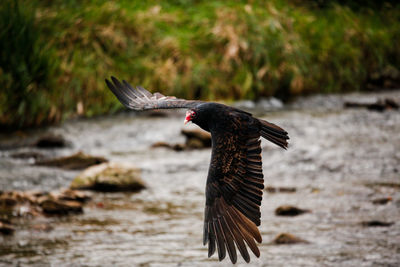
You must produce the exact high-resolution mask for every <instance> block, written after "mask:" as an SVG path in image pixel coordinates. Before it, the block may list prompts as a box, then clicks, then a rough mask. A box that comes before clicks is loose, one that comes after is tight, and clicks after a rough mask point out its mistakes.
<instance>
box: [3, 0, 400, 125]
mask: <svg viewBox="0 0 400 267" xmlns="http://www.w3.org/2000/svg"><path fill="white" fill-rule="evenodd" d="M5 2H6V3H13V2H14V1H9V0H6V1H5ZM19 2H21V3H23V5H20V9H21V7H24V8H23V9H22V10H21V12H20V13H21V15H20V16H16V15H15V12H10V10H9V9H10V8H15V5H11V7H10V4H8V5H7V4H1V6H0V15H1V17H2V18H1V23H2V25H0V26H1V28H0V33H1V35H0V45H1V46H2V47H1V48H2V51H4V52H2V53H3V54H2V58H1V61H0V63H1V65H0V82H1V85H2V86H3V87H5V88H6V91H5V92H3V91H1V94H0V123H1V124H3V125H9V126H10V127H21V126H31V125H35V124H42V123H46V122H54V121H59V120H62V119H63V118H68V117H71V116H75V115H85V116H93V115H96V114H102V113H106V112H114V111H116V110H118V109H120V108H121V105H120V104H119V103H118V102H117V100H116V99H115V98H114V97H113V95H112V94H111V93H110V92H109V91H108V89H107V88H106V87H105V84H104V78H106V77H109V76H110V75H114V76H116V77H120V78H122V79H126V80H128V81H130V82H131V83H132V84H141V85H143V86H145V87H146V88H149V89H150V90H151V91H160V92H163V93H165V94H172V95H176V96H178V97H184V98H196V99H199V98H201V99H210V100H216V99H227V100H233V99H243V98H250V99H257V98H259V97H262V96H272V95H274V96H277V97H280V98H282V99H288V98H290V97H292V96H296V95H299V94H308V93H316V92H322V93H330V92H347V91H354V90H362V89H365V88H366V87H367V83H368V82H369V81H370V80H371V79H372V78H373V77H375V78H376V77H379V76H380V75H381V73H384V72H385V71H386V72H387V70H390V71H392V72H395V73H397V74H398V71H399V69H400V49H399V45H398V44H399V43H400V8H399V6H398V5H395V4H390V3H386V4H379V5H376V4H374V2H373V1H369V2H368V3H370V5H363V4H362V3H360V4H359V5H357V3H356V4H354V3H353V2H351V1H350V2H349V1H337V2H333V3H332V2H331V1H319V2H318V3H319V4H318V5H316V4H302V2H303V1H289V0H272V1H266V0H264V1H254V2H251V3H250V4H248V3H247V1H231V2H226V1H194V0H192V1H190V0H180V1H178V0H176V1H128V0H121V1H105V0H94V1H61V0H58V1H36V2H35V7H36V9H35V12H29V11H32V10H33V9H32V8H33V4H32V5H31V6H29V5H26V3H30V2H26V1H19ZM347 2H349V3H352V4H351V5H349V4H347ZM310 3H314V2H310ZM339 3H340V4H339ZM360 6H361V7H360ZM31 14H35V17H34V18H33V17H32V15H31ZM3 15H7V17H4V16H3ZM8 20H10V21H16V22H15V23H14V24H13V23H11V25H13V26H12V28H13V29H14V31H17V30H18V29H25V30H26V29H28V28H29V29H30V30H29V32H30V34H28V35H27V36H29V38H28V37H27V36H25V35H23V36H24V37H14V36H18V35H14V34H10V33H7V30H6V31H4V30H2V29H4V28H7V27H6V26H7V25H10V23H8ZM4 32H6V35H4ZM7 34H8V35H7ZM10 38H11V39H12V40H11V41H10V44H6V45H5V44H4V43H7V42H8V40H9V39H10ZM18 38H20V39H18ZM21 38H22V39H21ZM24 38H25V39H24ZM5 40H7V41H5ZM26 46H29V47H28V48H27V47H26ZM14 47H16V48H17V49H16V50H15V49H14ZM17 51H18V52H17ZM25 54H26V56H25V58H24V59H18V57H20V56H22V55H25ZM3 55H5V58H7V59H6V60H3ZM26 57H28V58H29V57H31V59H28V60H27V59H26ZM9 61H15V62H18V63H17V64H14V65H11V68H10V67H9V66H10V65H9V63H8V62H9ZM21 62H34V64H30V63H21ZM23 64H25V65H26V66H27V67H25V69H26V70H27V71H23V73H27V74H26V75H28V76H29V78H26V79H21V78H20V76H21V75H20V74H19V73H20V72H21V71H20V70H21V66H22V65H23ZM24 75H25V74H24ZM10 77H11V78H10ZM15 82H17V83H18V85H15ZM28 88H34V89H28ZM10 99H11V100H12V101H9V100H10ZM27 111H29V112H27ZM10 114H12V115H10ZM15 114H17V115H15Z"/></svg>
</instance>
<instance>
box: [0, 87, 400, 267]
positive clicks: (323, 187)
mask: <svg viewBox="0 0 400 267" xmlns="http://www.w3.org/2000/svg"><path fill="white" fill-rule="evenodd" d="M377 96H378V97H383V96H390V97H397V98H398V99H400V97H399V94H398V93H397V92H389V93H386V94H380V95H357V94H353V95H346V96H315V97H312V98H306V99H300V100H298V101H296V102H295V103H293V104H292V105H290V106H289V107H286V108H283V109H281V110H279V111H274V112H269V113H265V112H261V111H258V112H256V113H259V114H263V115H260V117H262V118H264V119H267V120H269V121H271V122H274V123H276V124H278V125H280V126H282V127H283V128H284V129H286V130H287V131H288V132H289V135H290V138H291V139H290V147H289V149H288V150H287V151H284V150H282V149H280V148H277V147H274V146H273V145H272V144H270V143H268V142H266V141H265V140H263V142H262V146H263V152H262V157H263V170H264V175H265V185H266V186H273V187H295V188H296V192H294V193H279V192H277V193H268V192H264V198H263V202H262V208H261V212H262V219H261V221H262V223H261V226H260V230H261V233H262V237H263V243H262V244H260V245H259V247H260V251H261V256H260V258H256V257H255V256H253V257H252V259H251V262H250V264H251V265H252V266H399V264H400V222H399V221H400V164H399V163H400V134H399V133H400V112H399V111H398V110H397V111H396V110H387V111H385V112H374V111H368V110H366V109H343V100H344V99H356V100H360V99H370V98H375V97H377ZM183 112H184V111H182V112H170V113H169V116H167V117H148V116H145V115H136V114H134V113H124V114H119V115H115V116H110V117H101V118H96V119H91V120H75V121H69V122H66V123H65V124H63V125H61V126H56V127H51V128H48V129H45V130H40V131H34V132H29V133H21V134H20V135H19V136H3V137H2V140H1V144H2V147H3V150H0V190H14V189H17V190H32V189H37V190H41V191H43V190H54V189H58V188H60V187H68V185H69V183H70V181H71V180H72V179H73V178H74V176H76V175H77V174H78V173H79V172H77V171H66V170H61V169H57V168H49V167H38V166H33V165H32V163H33V161H32V160H27V159H14V158H12V157H11V155H12V154H13V153H16V152H27V151H30V152H32V151H36V152H40V153H43V154H45V155H46V156H48V157H55V156H62V155H70V154H72V153H75V152H77V151H83V152H85V153H88V154H92V155H97V156H104V157H106V158H108V159H109V160H110V161H113V162H124V163H129V164H132V165H133V166H137V167H140V168H141V169H142V177H143V179H144V180H145V182H146V183H147V185H148V189H147V190H144V191H142V192H140V193H133V194H128V193H107V194H105V193H94V195H93V196H94V199H93V201H92V202H90V203H89V204H88V205H86V206H85V208H84V213H83V214H81V215H71V216H64V217H37V218H34V219H32V220H24V221H23V222H21V223H20V224H19V225H18V227H17V229H16V231H15V234H14V235H12V236H0V265H1V266H3V265H4V266H204V265H207V266H228V265H231V264H230V261H229V259H228V258H227V259H225V260H224V261H223V262H221V263H220V262H218V260H217V257H216V256H215V255H214V256H213V257H212V258H210V259H208V258H207V249H206V248H205V247H203V245H202V227H203V211H204V203H205V199H204V188H205V181H206V176H207V169H208V164H209V160H210V150H209V149H204V150H192V151H183V152H175V151H172V150H168V149H164V148H157V149H151V148H150V146H151V144H152V143H155V142H158V141H166V142H169V143H179V142H184V138H183V137H182V136H181V135H180V130H181V128H182V127H184V126H183V116H184V113H183ZM191 127H194V126H191ZM44 132H51V133H56V134H61V135H63V136H64V137H65V138H66V139H67V140H69V141H70V143H71V146H70V147H67V148H61V149H52V150H39V149H37V148H33V147H28V146H24V145H23V144H24V143H27V142H28V141H29V140H33V139H35V138H37V136H38V135H40V134H43V133H44ZM27 140H28V141H27ZM16 144H17V146H16ZM21 144H22V145H21ZM380 197H391V198H392V201H390V202H389V203H387V204H385V205H374V204H373V203H372V200H374V199H376V198H380ZM286 204H289V205H294V206H297V207H300V208H304V209H309V210H311V212H310V213H306V214H303V215H300V216H296V217H278V216H275V215H274V210H275V209H276V208H277V207H278V206H281V205H286ZM371 220H380V221H384V222H393V223H394V224H393V225H391V226H389V227H365V226H362V225H361V222H362V221H371ZM41 225H45V226H46V227H45V228H44V229H46V230H43V228H42V227H40V226H41ZM41 229H42V230H41ZM282 232H288V233H291V234H294V235H296V236H298V237H300V238H302V239H305V240H307V241H309V243H306V244H294V245H275V244H273V243H271V241H272V240H273V239H274V237H275V236H276V235H277V234H279V233H282ZM245 264H246V263H245V262H244V261H243V259H241V258H240V259H239V260H238V264H237V265H238V266H241V265H245Z"/></svg>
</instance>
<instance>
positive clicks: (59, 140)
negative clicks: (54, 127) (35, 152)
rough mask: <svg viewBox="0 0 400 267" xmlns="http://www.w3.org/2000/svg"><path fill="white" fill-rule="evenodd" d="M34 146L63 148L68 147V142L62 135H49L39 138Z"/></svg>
mask: <svg viewBox="0 0 400 267" xmlns="http://www.w3.org/2000/svg"><path fill="white" fill-rule="evenodd" d="M34 146H36V147H38V148H63V147H66V146H67V141H66V140H65V139H64V137H62V136H61V135H55V134H48V135H44V136H41V137H39V139H38V140H37V141H36V142H35V143H34Z"/></svg>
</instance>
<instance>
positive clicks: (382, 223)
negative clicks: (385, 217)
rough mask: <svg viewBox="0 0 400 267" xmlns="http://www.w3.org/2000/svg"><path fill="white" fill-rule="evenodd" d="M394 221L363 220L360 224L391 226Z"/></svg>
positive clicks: (366, 225)
mask: <svg viewBox="0 0 400 267" xmlns="http://www.w3.org/2000/svg"><path fill="white" fill-rule="evenodd" d="M393 224H394V222H383V221H379V220H372V221H364V222H361V225H362V226H364V227H389V226H392V225H393Z"/></svg>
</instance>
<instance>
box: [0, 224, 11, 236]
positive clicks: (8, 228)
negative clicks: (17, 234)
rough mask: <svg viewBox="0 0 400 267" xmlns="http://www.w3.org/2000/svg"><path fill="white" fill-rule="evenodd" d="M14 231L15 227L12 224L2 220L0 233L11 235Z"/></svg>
mask: <svg viewBox="0 0 400 267" xmlns="http://www.w3.org/2000/svg"><path fill="white" fill-rule="evenodd" d="M14 231H15V228H14V227H13V226H12V225H11V224H9V223H6V222H2V221H0V234H3V235H11V234H13V233H14Z"/></svg>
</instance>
